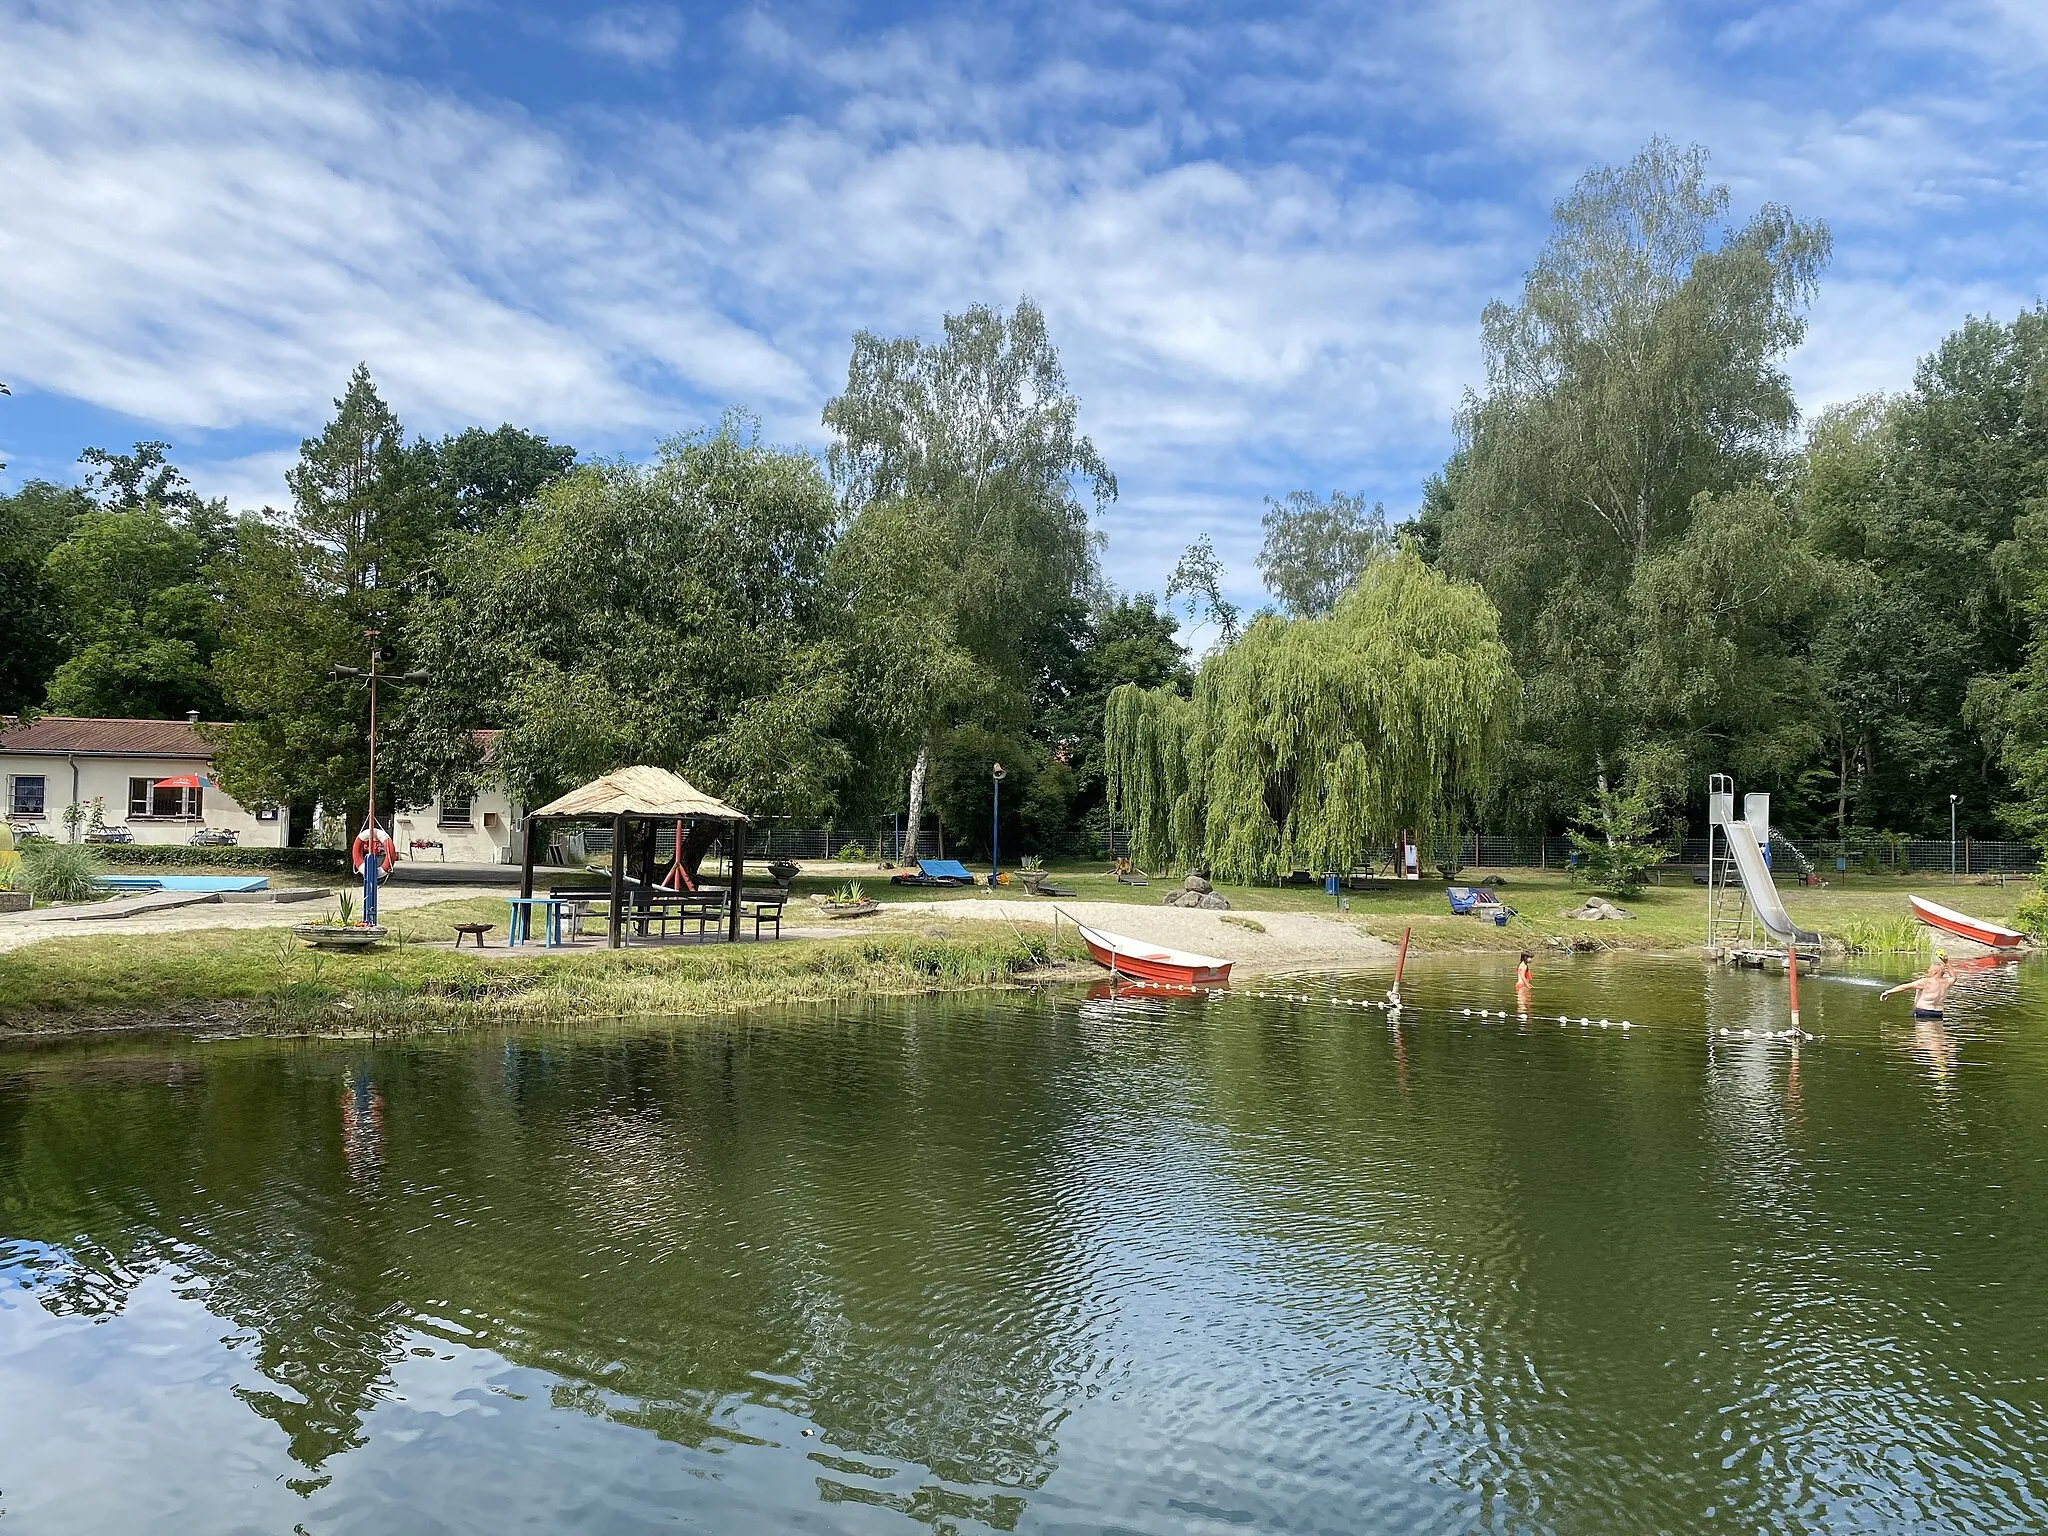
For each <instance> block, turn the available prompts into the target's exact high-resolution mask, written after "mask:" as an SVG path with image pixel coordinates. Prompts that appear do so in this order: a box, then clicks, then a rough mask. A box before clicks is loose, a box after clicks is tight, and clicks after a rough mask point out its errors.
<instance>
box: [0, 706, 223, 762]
mask: <svg viewBox="0 0 2048 1536" xmlns="http://www.w3.org/2000/svg"><path fill="white" fill-rule="evenodd" d="M224 729H226V727H225V726H221V725H215V724H211V723H205V724H200V725H194V724H192V723H191V722H190V721H188V720H86V719H82V718H80V717H79V716H76V715H42V716H39V717H38V718H37V719H35V720H32V721H30V722H29V723H28V724H26V725H24V724H22V723H21V721H20V719H19V718H17V717H16V716H14V715H0V752H34V753H51V754H54V755H56V756H59V757H61V756H63V755H64V754H65V753H68V752H75V753H77V754H78V755H79V756H80V757H194V758H201V759H211V758H212V756H213V747H212V746H211V745H210V744H209V743H208V742H207V741H206V740H205V739H204V738H202V737H201V736H200V734H199V733H200V732H201V731H219V730H224Z"/></svg>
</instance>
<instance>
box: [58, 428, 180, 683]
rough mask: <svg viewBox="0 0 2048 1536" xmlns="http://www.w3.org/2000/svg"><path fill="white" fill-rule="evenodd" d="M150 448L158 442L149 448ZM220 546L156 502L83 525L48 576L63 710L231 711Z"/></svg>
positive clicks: (75, 526) (83, 520) (80, 521)
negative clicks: (218, 676) (225, 684)
mask: <svg viewBox="0 0 2048 1536" xmlns="http://www.w3.org/2000/svg"><path fill="white" fill-rule="evenodd" d="M145 446H149V445H145ZM215 553H216V551H215V550H212V549H209V548H208V540H207V539H206V538H205V537H204V536H202V535H201V534H200V533H198V532H195V531H194V530H193V529H191V528H189V527H186V526H183V525H182V524H181V523H180V522H178V521H174V520H173V518H172V517H171V516H170V515H169V513H167V511H166V510H165V509H164V508H163V507H161V506H159V505H156V504H154V503H144V504H142V505H139V506H134V507H124V508H119V509H105V510H95V511H92V512H88V513H85V514H83V515H81V516H79V517H78V518H76V519H74V520H73V523H72V527H71V533H70V536H69V537H68V538H67V539H65V541H64V542H63V543H62V544H60V545H58V546H57V547H56V548H55V549H54V550H52V551H51V552H50V555H49V557H48V559H46V560H45V561H44V564H43V579H44V582H45V585H46V587H47V589H48V591H49V593H50V595H51V597H52V598H53V600H54V602H55V604H56V608H57V612H58V614H59V616H60V620H61V623H62V626H63V628H62V635H63V643H64V648H65V651H66V652H67V657H66V660H65V661H64V663H63V664H62V665H61V666H59V667H58V668H57V669H56V672H55V673H54V674H53V675H52V677H51V678H50V683H49V694H48V698H47V700H46V701H45V702H46V705H47V707H48V708H49V709H50V710H51V711H52V712H53V713H56V714H65V715H103V716H115V717H128V718H156V719H176V718H177V717H178V716H180V715H182V714H184V713H185V712H186V711H187V710H192V709H196V710H198V711H199V712H200V714H201V715H202V716H204V717H206V718H208V719H213V718H216V717H218V716H219V714H220V713H221V699H220V692H219V690H218V688H216V687H215V685H214V681H213V677H212V675H211V671H210V669H211V667H212V664H213V657H214V652H215V650H216V649H217V648H218V645H219V621H220V613H219V600H218V598H217V596H216V594H215V591H214V586H213V583H212V581H211V579H210V578H209V573H208V563H209V561H210V559H211V558H212V557H213V555H214V554H215Z"/></svg>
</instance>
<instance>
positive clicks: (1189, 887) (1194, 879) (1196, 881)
mask: <svg viewBox="0 0 2048 1536" xmlns="http://www.w3.org/2000/svg"><path fill="white" fill-rule="evenodd" d="M1180 885H1181V889H1182V890H1184V891H1193V892H1195V893H1196V894H1197V895H1200V896H1206V895H1208V894H1209V892H1210V891H1211V890H1212V889H1214V887H1212V886H1211V885H1210V884H1209V882H1208V881H1206V880H1204V879H1203V878H1202V877H1201V876H1200V875H1189V876H1188V877H1187V879H1185V880H1183V881H1181V883H1180Z"/></svg>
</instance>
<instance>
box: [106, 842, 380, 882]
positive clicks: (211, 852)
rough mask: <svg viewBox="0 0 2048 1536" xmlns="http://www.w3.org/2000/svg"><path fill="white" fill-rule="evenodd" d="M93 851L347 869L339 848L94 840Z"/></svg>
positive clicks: (149, 861)
mask: <svg viewBox="0 0 2048 1536" xmlns="http://www.w3.org/2000/svg"><path fill="white" fill-rule="evenodd" d="M90 846H91V848H92V851H93V852H94V853H96V854H97V855H99V857H100V858H102V859H104V860H105V861H106V862H107V863H109V864H113V865H119V866H122V867H127V868H132V867H134V866H136V865H155V866H159V867H161V866H163V865H183V866H193V865H201V866H208V867H211V868H214V869H259V870H260V869H303V870H307V871H310V872H311V873H313V874H319V875H338V874H340V873H342V872H343V871H344V870H346V869H347V868H348V855H347V854H345V853H343V852H342V851H341V850H340V849H339V848H194V847H192V846H191V845H190V844H189V843H93V844H91V845H90Z"/></svg>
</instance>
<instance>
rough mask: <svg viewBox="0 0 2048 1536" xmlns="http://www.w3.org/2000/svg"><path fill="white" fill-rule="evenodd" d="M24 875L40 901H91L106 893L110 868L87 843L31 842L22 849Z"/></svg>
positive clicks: (22, 870)
mask: <svg viewBox="0 0 2048 1536" xmlns="http://www.w3.org/2000/svg"><path fill="white" fill-rule="evenodd" d="M21 872H22V876H23V879H24V883H26V884H27V886H28V890H29V894H30V895H31V896H33V897H35V899H36V900H37V901H90V900H92V898H93V897H95V896H98V895H101V894H102V890H101V887H100V886H99V884H98V880H99V877H100V876H101V875H103V874H105V873H106V866H105V865H103V864H102V863H100V861H99V860H98V859H96V858H94V857H93V851H92V849H90V848H88V847H86V846H85V845H84V844H83V843H31V844H29V846H28V847H26V848H24V849H23V850H22V853H21Z"/></svg>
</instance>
